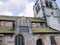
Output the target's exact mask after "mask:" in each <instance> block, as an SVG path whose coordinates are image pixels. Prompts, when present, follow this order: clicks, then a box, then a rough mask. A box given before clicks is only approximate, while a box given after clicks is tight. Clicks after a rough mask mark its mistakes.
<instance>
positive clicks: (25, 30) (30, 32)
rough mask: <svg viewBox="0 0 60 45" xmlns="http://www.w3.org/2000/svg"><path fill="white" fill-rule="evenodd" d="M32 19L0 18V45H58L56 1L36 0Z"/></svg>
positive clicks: (58, 25)
mask: <svg viewBox="0 0 60 45" xmlns="http://www.w3.org/2000/svg"><path fill="white" fill-rule="evenodd" d="M33 10H34V17H24V16H22V17H19V16H0V45H60V17H59V16H60V15H59V8H58V6H57V4H56V0H37V1H36V2H35V5H34V6H33Z"/></svg>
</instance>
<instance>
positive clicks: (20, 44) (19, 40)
mask: <svg viewBox="0 0 60 45" xmlns="http://www.w3.org/2000/svg"><path fill="white" fill-rule="evenodd" d="M15 45H24V37H23V36H22V35H17V36H16V37H15Z"/></svg>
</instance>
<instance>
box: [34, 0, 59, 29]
mask: <svg viewBox="0 0 60 45" xmlns="http://www.w3.org/2000/svg"><path fill="white" fill-rule="evenodd" d="M33 10H34V17H35V18H37V17H39V18H42V19H44V20H45V21H46V26H49V27H52V28H54V29H57V30H60V14H59V8H58V6H57V4H56V0H37V1H36V3H35V5H34V7H33Z"/></svg>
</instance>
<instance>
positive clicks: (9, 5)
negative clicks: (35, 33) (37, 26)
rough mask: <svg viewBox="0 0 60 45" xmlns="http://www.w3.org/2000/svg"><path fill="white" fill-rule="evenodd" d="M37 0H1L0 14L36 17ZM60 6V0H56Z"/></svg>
mask: <svg viewBox="0 0 60 45" xmlns="http://www.w3.org/2000/svg"><path fill="white" fill-rule="evenodd" d="M35 1H36V0H0V15H6V16H25V17H34V12H33V5H34V3H35ZM56 2H57V5H58V7H59V8H60V0H56Z"/></svg>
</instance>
